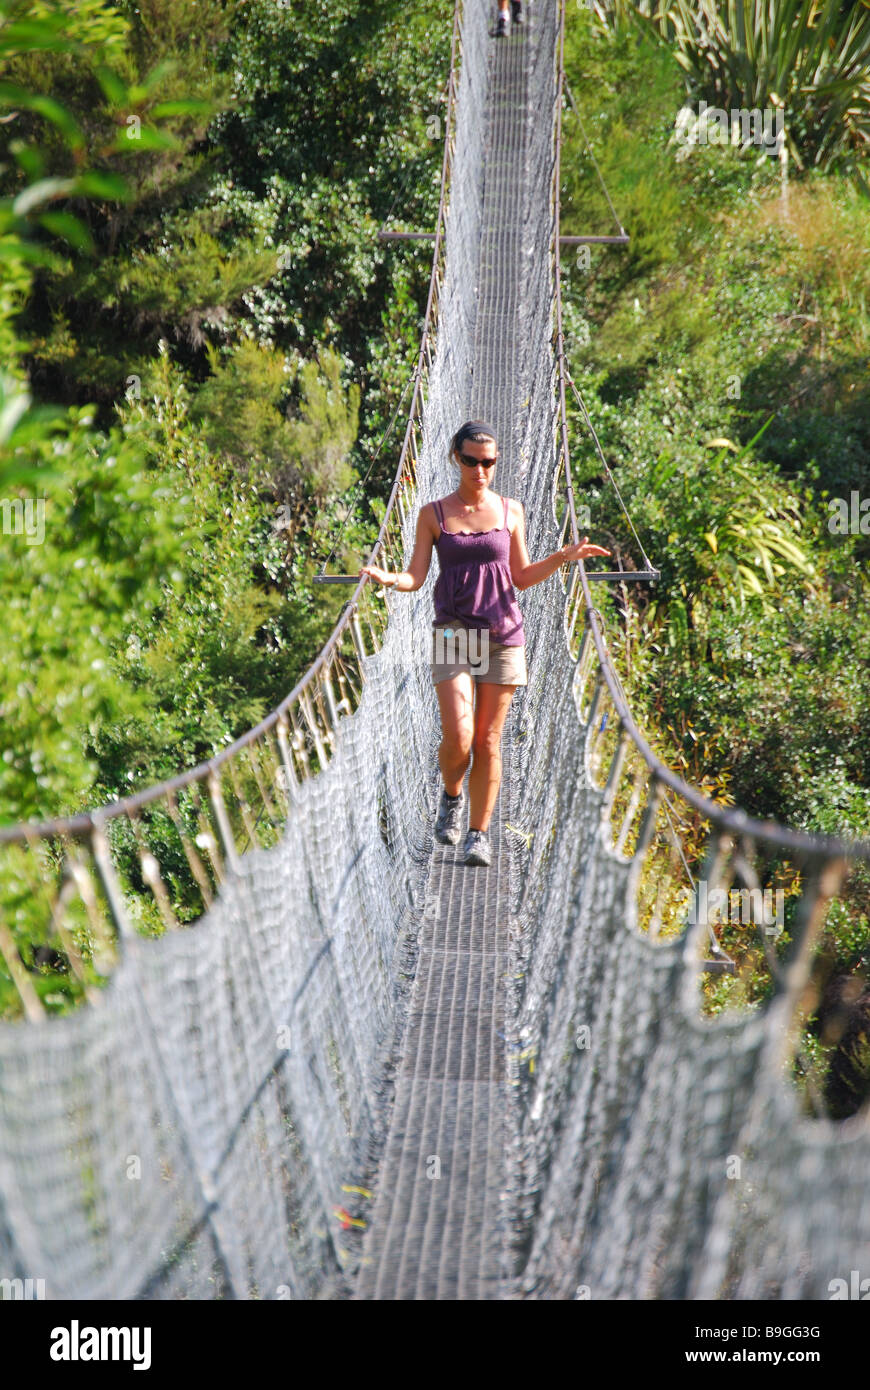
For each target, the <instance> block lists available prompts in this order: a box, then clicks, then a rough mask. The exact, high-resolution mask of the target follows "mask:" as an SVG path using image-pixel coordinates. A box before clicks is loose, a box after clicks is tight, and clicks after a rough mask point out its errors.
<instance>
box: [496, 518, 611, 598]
mask: <svg viewBox="0 0 870 1390" xmlns="http://www.w3.org/2000/svg"><path fill="white" fill-rule="evenodd" d="M508 514H509V515H510V516H512V517H513V518H514V521H515V525H514V528H513V531H512V532H511V551H510V560H511V579H512V580H513V584H514V588H515V589H531V588H532V586H533V585H534V584H540V583H541V582H542V581H543V580H544V579H549V578H550V575H551V574H555V573H556V570H557V569H560V568H561V566H562V565H566V564H567V563H568V561H569V560H585V559H586V558H587V557H588V556H589V555H609V554H610V551H609V550H604V549H603V548H602V547H601V546H600V545H592V544H591V543H590V540H589V537H588V536H584V537H583V539H582V541H580V543H579V544H578V545H563V546H562V548H561V550H554V551H553V553H552V555H547V556H545V558H544V559H543V560H535V561H534V563H533V562H532V561H531V560H530V559H529V552H528V549H527V548H526V514H525V510H524V508H523V504H522V502H515V501H514V500H513V498H510V499H509V500H508Z"/></svg>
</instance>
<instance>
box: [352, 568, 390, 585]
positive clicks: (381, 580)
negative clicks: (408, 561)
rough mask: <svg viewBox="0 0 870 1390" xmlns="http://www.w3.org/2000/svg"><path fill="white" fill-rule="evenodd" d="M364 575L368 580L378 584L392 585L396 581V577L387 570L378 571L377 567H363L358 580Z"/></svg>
mask: <svg viewBox="0 0 870 1390" xmlns="http://www.w3.org/2000/svg"><path fill="white" fill-rule="evenodd" d="M364 574H367V575H368V576H369V578H370V579H374V580H376V581H377V583H378V584H392V583H393V582H394V581H395V580H396V579H398V575H396V574H390V571H389V570H382V569H378V567H377V565H363V567H362V569H361V570H360V578H362V576H363V575H364Z"/></svg>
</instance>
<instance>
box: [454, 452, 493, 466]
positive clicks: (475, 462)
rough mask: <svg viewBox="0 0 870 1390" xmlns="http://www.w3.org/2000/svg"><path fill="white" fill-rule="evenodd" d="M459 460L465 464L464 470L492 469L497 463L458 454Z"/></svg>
mask: <svg viewBox="0 0 870 1390" xmlns="http://www.w3.org/2000/svg"><path fill="white" fill-rule="evenodd" d="M459 458H460V460H461V461H462V462H463V463H464V464H465V466H466V468H478V467H481V468H494V467H495V464H496V462H497V460H496V459H476V458H472V457H471V454H460V455H459Z"/></svg>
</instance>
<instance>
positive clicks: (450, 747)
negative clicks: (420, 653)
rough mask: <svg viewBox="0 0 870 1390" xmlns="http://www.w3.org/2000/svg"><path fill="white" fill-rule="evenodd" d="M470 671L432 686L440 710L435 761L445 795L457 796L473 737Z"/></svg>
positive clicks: (467, 762)
mask: <svg viewBox="0 0 870 1390" xmlns="http://www.w3.org/2000/svg"><path fill="white" fill-rule="evenodd" d="M472 684H473V682H472V679H471V673H470V672H469V671H460V673H459V675H458V676H453V677H452V678H451V679H450V680H449V681H439V683H438V685H436V687H435V693H436V694H437V696H438V704H439V706H440V709H441V743H440V745H439V747H438V763H439V765H440V767H441V776H442V777H443V778H444V790H445V791H446V792H447V795H448V796H458V795H459V793H460V792H461V790H462V779H463V777H464V776H465V774H466V772H467V770H468V764H469V762H470V760H471V744H472V739H473V736H474V703H473V701H474V692H473V690H472V688H471V687H472Z"/></svg>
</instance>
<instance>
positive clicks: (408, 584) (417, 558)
mask: <svg viewBox="0 0 870 1390" xmlns="http://www.w3.org/2000/svg"><path fill="white" fill-rule="evenodd" d="M437 538H438V523H437V521H436V518H435V508H434V506H433V505H432V503H431V502H427V503H426V505H425V507H421V508H420V515H419V516H418V517H417V534H416V537H415V539H414V554H413V555H412V556H411V563H410V564H409V566H408V568H407V569H406V570H402V572H401V573H400V574H395V573H394V572H393V571H391V570H382V569H379V568H378V566H377V565H363V567H362V569H361V570H360V574H361V575H362V574H367V575H369V576H370V577H371V578H372V579H374V580H376V581H377V583H378V584H386V585H387V586H388V587H389V588H391V589H401V590H402V592H403V593H411V592H413V590H414V589H419V588H420V587H421V585H423V584H424V583H425V582H426V575H427V574H428V573H429V566H430V564H431V563H432V547H433V545H434V544H435V541H436V540H437Z"/></svg>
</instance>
